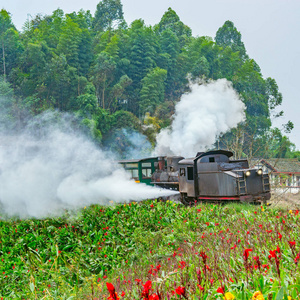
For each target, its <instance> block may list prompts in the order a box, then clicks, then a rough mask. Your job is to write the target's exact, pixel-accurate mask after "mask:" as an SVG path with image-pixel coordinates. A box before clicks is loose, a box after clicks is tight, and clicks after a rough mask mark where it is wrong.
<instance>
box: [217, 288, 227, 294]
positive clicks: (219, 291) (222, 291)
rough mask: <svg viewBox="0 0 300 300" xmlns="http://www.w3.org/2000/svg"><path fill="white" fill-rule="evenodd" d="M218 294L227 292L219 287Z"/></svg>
mask: <svg viewBox="0 0 300 300" xmlns="http://www.w3.org/2000/svg"><path fill="white" fill-rule="evenodd" d="M217 293H220V294H223V295H224V294H225V292H224V290H223V288H222V287H219V288H218V289H217Z"/></svg>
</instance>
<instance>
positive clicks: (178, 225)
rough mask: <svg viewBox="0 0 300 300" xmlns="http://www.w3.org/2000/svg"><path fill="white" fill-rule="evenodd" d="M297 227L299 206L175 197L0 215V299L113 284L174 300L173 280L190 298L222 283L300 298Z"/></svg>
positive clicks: (216, 292) (237, 293)
mask: <svg viewBox="0 0 300 300" xmlns="http://www.w3.org/2000/svg"><path fill="white" fill-rule="evenodd" d="M2 218H3V216H2ZM298 231H299V211H284V210H278V209H271V208H269V207H257V206H245V205H242V204H232V205H226V206H218V205H209V204H206V205H204V204H201V205H198V206H194V207H184V206H183V205H181V204H177V203H175V202H172V201H167V202H160V201H146V202H142V203H130V204H125V205H123V204H122V205H112V206H108V207H101V206H93V207H90V208H84V209H82V210H80V211H77V212H66V213H65V214H64V216H62V217H59V218H48V219H46V220H37V219H29V220H18V219H14V220H2V221H0V236H1V243H0V254H1V260H2V261H1V265H0V278H1V282H2V284H1V286H0V297H3V299H15V298H18V299H20V298H22V299H23V298H26V299H36V298H42V297H46V298H47V299H48V298H49V299H50V298H52V297H55V298H56V299H67V298H68V297H72V296H73V297H75V298H80V299H83V298H84V299H102V297H103V296H105V295H106V297H107V295H108V291H107V289H106V282H110V283H113V285H114V286H115V291H116V292H117V294H118V296H120V297H121V299H133V298H135V299H137V298H138V297H139V295H141V293H142V291H143V289H144V285H145V283H146V282H147V281H151V283H152V289H150V290H149V293H150V294H151V293H152V294H153V293H156V294H159V295H160V298H157V299H167V298H168V299H178V293H177V292H176V290H177V291H179V290H180V289H177V288H178V287H179V286H180V287H183V288H184V290H185V295H186V296H187V297H188V299H223V297H222V296H223V295H222V294H223V293H222V292H221V293H220V291H221V288H222V290H223V292H224V293H225V292H226V293H231V294H232V295H233V296H234V297H235V299H249V297H251V296H252V295H253V294H254V292H256V291H260V292H261V293H262V295H263V296H264V297H265V299H267V297H269V298H268V299H283V298H282V297H281V298H278V297H279V295H281V294H283V295H285V296H291V297H292V298H293V299H296V297H297V295H299V292H300V273H299V264H298V261H299V260H300V256H299V254H298V253H299V243H300V240H299V235H298ZM181 291H182V292H183V290H182V289H181ZM122 292H123V293H122ZM121 295H122V296H121ZM228 295H229V294H228ZM268 295H269V296H268Z"/></svg>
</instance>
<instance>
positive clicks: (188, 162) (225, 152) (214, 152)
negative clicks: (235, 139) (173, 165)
mask: <svg viewBox="0 0 300 300" xmlns="http://www.w3.org/2000/svg"><path fill="white" fill-rule="evenodd" d="M218 154H222V155H226V156H227V157H228V158H229V157H231V156H233V153H232V152H231V151H228V150H212V151H207V152H198V153H197V155H196V157H191V158H185V159H182V160H181V161H179V164H184V165H192V164H194V161H195V160H196V159H197V160H198V159H199V158H200V157H204V156H208V155H218Z"/></svg>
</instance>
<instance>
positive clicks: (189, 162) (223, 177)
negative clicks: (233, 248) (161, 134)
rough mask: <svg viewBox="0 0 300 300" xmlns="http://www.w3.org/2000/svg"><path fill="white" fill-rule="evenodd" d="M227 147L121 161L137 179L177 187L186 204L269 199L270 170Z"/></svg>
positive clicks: (161, 185) (250, 201)
mask: <svg viewBox="0 0 300 300" xmlns="http://www.w3.org/2000/svg"><path fill="white" fill-rule="evenodd" d="M232 156H233V153H232V152H230V151H226V150H214V151H208V152H199V153H197V155H196V157H193V158H186V159H185V158H184V157H181V156H170V157H152V158H144V159H140V160H123V161H120V163H121V164H122V165H123V166H124V167H125V169H126V170H128V171H129V172H131V175H132V177H133V178H134V179H135V180H136V181H137V182H145V183H147V184H151V185H155V186H160V187H163V188H169V189H173V190H178V191H179V192H180V194H181V202H182V203H184V204H190V203H194V201H202V202H223V201H241V202H249V203H265V202H266V201H267V200H269V199H270V197H271V194H270V182H269V176H268V174H263V171H262V170H261V169H251V168H249V164H248V161H247V160H246V159H241V160H231V159H230V157H232Z"/></svg>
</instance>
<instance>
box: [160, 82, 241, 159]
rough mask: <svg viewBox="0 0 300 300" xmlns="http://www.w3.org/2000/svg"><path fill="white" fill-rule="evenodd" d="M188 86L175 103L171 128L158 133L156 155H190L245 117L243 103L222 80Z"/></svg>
mask: <svg viewBox="0 0 300 300" xmlns="http://www.w3.org/2000/svg"><path fill="white" fill-rule="evenodd" d="M190 88H191V92H190V93H187V94H184V95H183V96H182V97H181V100H180V102H178V103H177V104H176V108H175V115H174V120H173V122H172V125H171V128H168V129H163V130H162V131H161V132H160V133H159V134H158V137H157V146H156V148H155V150H154V153H155V154H156V155H182V156H184V157H193V156H195V155H196V153H197V152H198V151H203V150H205V149H206V148H207V147H209V146H212V145H213V143H214V142H215V140H216V138H217V137H218V136H219V135H220V134H221V133H225V132H227V131H228V130H229V129H231V128H233V127H235V126H237V124H238V123H240V122H241V121H243V120H244V119H245V114H244V110H245V105H244V103H243V102H242V101H241V100H240V98H239V95H238V93H237V92H236V91H235V90H234V89H233V87H232V85H231V83H230V82H229V81H227V80H226V79H219V80H217V81H213V82H210V83H208V84H202V85H198V84H193V85H191V87H190Z"/></svg>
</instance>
